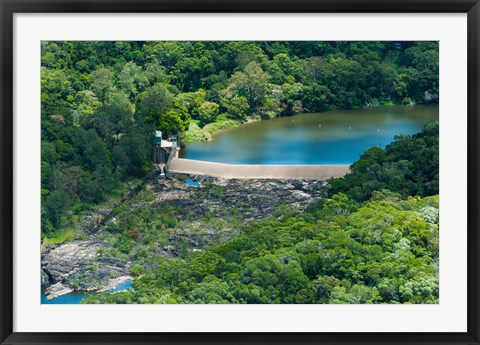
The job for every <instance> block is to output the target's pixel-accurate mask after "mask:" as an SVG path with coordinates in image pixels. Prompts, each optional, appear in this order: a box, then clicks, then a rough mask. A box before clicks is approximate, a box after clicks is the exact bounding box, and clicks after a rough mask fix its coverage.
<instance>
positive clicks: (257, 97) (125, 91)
mask: <svg viewBox="0 0 480 345" xmlns="http://www.w3.org/2000/svg"><path fill="white" fill-rule="evenodd" d="M41 62H42V68H41V84H42V85H41V86H42V98H41V101H42V105H41V116H42V230H43V232H45V233H47V232H49V231H53V230H55V229H56V228H58V227H59V225H60V222H61V217H62V216H63V215H65V214H66V213H67V212H69V211H70V210H72V209H73V210H74V211H75V210H81V209H82V208H85V207H88V205H89V204H92V203H98V202H101V201H103V200H105V197H106V195H108V193H111V192H112V191H113V190H115V188H116V187H117V186H118V184H119V183H121V182H122V181H125V180H128V179H129V178H132V177H142V176H145V174H147V173H148V172H149V171H151V169H152V164H151V161H152V152H153V147H152V145H153V143H152V133H153V132H154V130H156V129H157V130H161V131H162V132H163V133H164V134H166V135H169V134H183V133H187V139H203V138H204V136H205V133H206V132H202V131H201V130H200V129H201V128H202V127H203V128H210V129H211V128H213V129H215V128H222V126H228V125H229V123H231V122H235V121H236V122H237V123H238V122H243V121H247V120H249V119H252V118H258V117H260V118H270V117H275V116H284V115H291V114H296V113H299V112H318V111H325V110H330V109H336V108H342V109H350V108H356V107H362V106H375V105H380V104H410V103H428V102H438V42H380V41H375V42H267V41H265V42H255V41H222V42H220V41H211V42H209V41H205V42H183V41H182V42H176V41H168V42H127V41H122V42H114V41H104V42H96V41H62V42H53V41H44V42H42V55H41Z"/></svg>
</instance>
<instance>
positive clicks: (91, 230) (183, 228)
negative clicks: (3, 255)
mask: <svg viewBox="0 0 480 345" xmlns="http://www.w3.org/2000/svg"><path fill="white" fill-rule="evenodd" d="M186 179H191V180H194V181H197V182H199V185H198V186H191V185H188V184H187V183H185V180H186ZM324 185H325V181H321V180H273V179H265V180H252V179H248V180H245V179H225V178H215V177H206V176H195V175H185V174H172V173H169V174H167V176H166V177H161V176H155V177H154V178H153V179H152V180H151V181H150V182H148V183H146V184H145V185H144V187H143V188H142V190H145V191H148V193H150V194H149V195H150V198H149V199H148V200H147V199H145V200H144V199H142V198H135V195H134V194H133V193H132V194H131V195H130V196H129V197H126V198H123V199H122V201H121V203H122V205H126V206H128V210H129V211H130V212H132V213H134V212H135V210H137V209H138V208H145V207H154V208H160V209H161V208H163V207H164V206H172V207H174V209H175V210H176V212H178V213H179V215H178V217H179V220H180V222H179V224H178V225H177V226H176V227H175V228H173V229H168V231H169V237H168V243H167V244H163V245H158V247H156V249H155V248H152V247H149V249H148V252H149V253H150V255H165V256H178V255H180V252H181V248H183V249H182V250H185V245H186V246H187V247H188V248H187V250H190V251H200V250H201V249H202V247H204V246H205V245H207V244H208V243H211V242H213V241H219V240H221V239H223V238H229V237H231V236H233V235H234V234H235V233H236V232H238V231H240V228H241V226H238V225H237V226H236V227H235V226H234V225H231V224H230V223H229V222H228V221H227V222H224V223H222V225H221V226H216V224H217V223H215V222H214V221H213V222H205V217H206V216H208V217H210V218H211V219H219V220H223V219H227V218H228V217H231V216H233V215H234V216H235V217H236V218H235V219H236V220H238V221H237V224H242V223H243V224H246V223H248V222H250V221H257V220H262V219H265V218H267V217H270V216H271V215H272V214H273V213H274V212H275V210H277V209H278V207H279V206H280V205H284V206H285V207H286V208H288V209H290V210H298V211H301V210H304V209H305V208H306V207H307V206H308V205H309V204H310V203H311V202H313V201H315V200H318V199H320V198H322V197H323V193H324V190H323V188H322V187H323V186H324ZM152 196H153V197H152ZM113 207H114V205H111V209H113ZM111 209H110V210H109V209H107V208H103V209H100V212H99V211H98V210H97V211H95V213H90V214H84V215H83V216H82V217H81V219H80V221H79V223H78V228H79V229H80V231H82V232H84V233H85V234H87V235H88V238H89V240H86V241H81V240H75V241H73V242H70V243H65V244H61V245H51V246H50V247H49V248H44V249H43V252H42V276H41V277H42V278H41V279H42V280H41V283H42V286H43V287H47V290H46V291H47V296H48V297H52V296H59V295H60V294H65V293H69V292H71V291H72V290H85V291H98V290H108V289H109V288H110V287H111V286H112V284H114V283H115V282H117V281H120V280H122V279H125V278H124V277H125V276H129V275H130V273H131V272H130V269H131V267H132V265H133V264H132V263H131V262H130V261H129V260H132V261H134V260H135V256H134V254H133V252H132V253H131V254H129V255H121V256H120V257H121V258H122V259H120V258H117V257H114V256H111V255H106V254H105V253H107V252H108V251H109V250H111V249H112V246H113V245H112V240H111V239H112V235H111V234H108V232H107V231H106V228H107V227H109V226H111V225H112V224H116V223H117V222H119V221H120V220H121V218H122V217H124V216H125V214H113V213H112V212H111ZM164 231H167V230H164ZM113 237H114V236H113ZM108 238H110V241H107V239H108ZM137 249H142V243H141V242H140V243H138V247H137ZM122 277H123V278H122Z"/></svg>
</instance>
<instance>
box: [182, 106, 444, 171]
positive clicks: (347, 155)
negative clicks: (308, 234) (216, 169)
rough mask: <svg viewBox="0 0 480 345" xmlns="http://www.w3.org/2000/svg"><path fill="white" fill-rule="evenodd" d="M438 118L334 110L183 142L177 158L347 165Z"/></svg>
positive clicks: (413, 112) (416, 111)
mask: <svg viewBox="0 0 480 345" xmlns="http://www.w3.org/2000/svg"><path fill="white" fill-rule="evenodd" d="M436 120H438V105H428V106H424V105H416V106H413V107H407V106H391V107H375V108H371V109H367V110H363V109H362V110H336V111H329V112H324V113H314V114H300V115H295V116H289V117H281V118H275V119H272V120H267V121H258V122H254V123H251V124H247V125H244V126H240V127H237V128H233V129H231V130H228V131H225V132H222V133H219V134H218V135H215V136H214V137H213V140H212V141H210V142H203V143H188V144H187V146H186V148H184V149H182V150H180V157H182V158H189V159H197V160H205V161H214V162H221V163H233V164H351V163H353V162H354V161H356V160H357V159H358V157H359V155H360V154H361V153H363V151H365V150H366V149H368V148H370V147H372V146H380V147H385V145H387V144H388V143H390V142H391V141H392V140H393V139H394V136H395V135H397V134H414V133H417V132H419V131H420V130H421V129H422V127H423V126H424V125H425V124H427V123H429V122H433V121H436Z"/></svg>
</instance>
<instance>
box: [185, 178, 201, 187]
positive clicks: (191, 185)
mask: <svg viewBox="0 0 480 345" xmlns="http://www.w3.org/2000/svg"><path fill="white" fill-rule="evenodd" d="M185 183H186V184H187V185H189V186H190V187H199V186H200V183H199V182H198V181H192V180H190V179H189V178H187V179H186V180H185Z"/></svg>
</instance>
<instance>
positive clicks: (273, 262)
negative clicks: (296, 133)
mask: <svg viewBox="0 0 480 345" xmlns="http://www.w3.org/2000/svg"><path fill="white" fill-rule="evenodd" d="M411 148H413V149H414V151H412V150H411ZM423 152H428V153H429V154H430V155H431V158H432V162H431V164H429V165H428V167H425V166H422V165H423V164H424V159H425V156H423V155H422V154H423ZM417 153H418V154H417ZM380 163H382V165H380ZM397 163H398V164H399V165H401V167H400V166H395V165H396V164H397ZM353 170H354V172H353V173H352V174H351V175H347V176H346V177H344V178H340V179H336V180H333V181H331V183H330V184H331V187H329V188H328V193H329V196H328V197H326V198H323V199H321V200H319V201H317V202H314V203H312V204H310V205H309V207H308V208H307V209H306V211H305V212H296V211H292V210H290V209H288V208H286V207H279V208H278V209H277V211H276V212H275V213H274V214H273V215H272V216H271V217H270V218H269V219H266V220H263V221H258V222H251V223H248V224H247V225H244V226H242V227H241V230H240V231H239V233H237V234H235V235H234V236H233V237H232V238H230V239H228V240H226V241H221V242H220V243H212V244H211V245H210V246H208V247H206V248H203V249H202V251H201V252H190V251H185V252H183V253H181V254H180V256H179V257H174V258H171V257H170V258H169V257H165V256H162V255H147V254H146V253H145V252H144V245H143V244H144V243H151V242H152V236H161V235H160V234H161V232H159V231H158V230H157V229H158V228H159V227H161V224H166V225H164V226H167V227H168V226H177V225H178V224H181V223H182V221H183V220H182V218H181V217H179V216H178V215H177V214H176V213H175V211H174V210H165V209H155V208H154V209H152V208H139V209H137V210H136V211H135V212H128V213H125V214H123V215H119V218H118V222H117V223H116V224H115V225H114V226H112V227H111V228H109V229H108V230H107V231H110V232H113V233H115V236H116V242H115V243H116V245H115V248H114V249H113V251H111V252H110V253H105V255H112V256H115V255H128V257H133V258H135V266H134V267H133V268H132V273H133V274H134V276H135V277H136V278H137V279H136V280H135V282H134V289H133V290H129V291H126V292H119V293H115V294H110V293H104V294H99V295H96V296H93V297H89V298H88V299H87V300H86V301H85V302H86V303H302V304H305V303H349V304H358V303H390V304H392V303H415V304H416V303H438V296H439V268H438V263H439V261H438V260H439V259H438V258H439V248H438V245H439V242H438V241H439V232H438V231H439V228H438V225H439V197H438V194H437V193H438V123H434V124H430V125H428V126H426V127H425V128H424V129H423V130H422V132H420V133H418V134H416V135H414V136H399V137H397V138H396V139H395V141H394V142H393V143H392V144H391V145H389V146H388V147H387V148H386V149H385V150H382V149H372V150H369V151H367V152H366V153H365V154H364V155H362V157H361V158H360V160H358V161H357V162H355V163H354V164H353ZM363 175H368V179H367V181H368V182H366V180H365V179H364V176H363ZM420 175H421V176H423V178H422V179H415V183H414V184H412V180H411V179H412V177H414V176H420ZM338 189H343V190H344V191H345V192H346V193H348V194H344V193H342V192H337V191H338ZM417 192H418V194H420V195H424V197H421V196H418V195H417ZM412 193H413V194H412ZM132 224H135V225H136V229H137V232H136V233H135V236H134V237H132V236H131V235H129V231H131V230H129V229H131V226H132ZM169 224H170V225H169ZM122 253H123V254H122Z"/></svg>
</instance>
